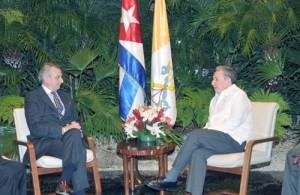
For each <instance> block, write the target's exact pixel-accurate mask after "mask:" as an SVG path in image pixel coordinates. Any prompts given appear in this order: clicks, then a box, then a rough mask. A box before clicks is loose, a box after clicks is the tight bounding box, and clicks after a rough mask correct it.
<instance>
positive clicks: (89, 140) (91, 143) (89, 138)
mask: <svg viewBox="0 0 300 195" xmlns="http://www.w3.org/2000/svg"><path fill="white" fill-rule="evenodd" d="M84 139H85V141H86V142H87V144H88V145H89V147H90V149H91V150H92V151H93V154H94V158H95V159H96V146H95V142H94V139H93V137H92V136H89V135H85V136H84Z"/></svg>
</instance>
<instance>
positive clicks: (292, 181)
mask: <svg viewBox="0 0 300 195" xmlns="http://www.w3.org/2000/svg"><path fill="white" fill-rule="evenodd" d="M299 178H300V148H299V147H296V148H292V149H290V150H289V151H288V153H287V155H286V161H285V167H284V175H283V181H282V190H281V195H299V194H300V179H299Z"/></svg>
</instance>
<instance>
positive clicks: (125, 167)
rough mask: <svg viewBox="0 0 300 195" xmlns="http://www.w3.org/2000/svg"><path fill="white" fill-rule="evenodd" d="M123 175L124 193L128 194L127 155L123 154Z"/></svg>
mask: <svg viewBox="0 0 300 195" xmlns="http://www.w3.org/2000/svg"><path fill="white" fill-rule="evenodd" d="M123 176H124V193H125V195H129V178H128V157H127V155H125V154H123Z"/></svg>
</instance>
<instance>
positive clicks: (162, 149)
mask: <svg viewBox="0 0 300 195" xmlns="http://www.w3.org/2000/svg"><path fill="white" fill-rule="evenodd" d="M174 149H175V144H174V143H173V142H170V143H165V142H163V141H157V142H141V141H139V140H137V139H131V140H124V141H121V142H119V143H118V145H117V152H118V153H121V154H123V155H127V156H155V155H161V154H166V153H168V152H171V151H173V150H174Z"/></svg>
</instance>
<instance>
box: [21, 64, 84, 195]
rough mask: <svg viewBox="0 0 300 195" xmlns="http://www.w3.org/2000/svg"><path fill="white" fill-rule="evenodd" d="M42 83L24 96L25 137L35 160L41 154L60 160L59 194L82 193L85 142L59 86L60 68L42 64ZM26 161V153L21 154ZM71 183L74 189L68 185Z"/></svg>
mask: <svg viewBox="0 0 300 195" xmlns="http://www.w3.org/2000/svg"><path fill="white" fill-rule="evenodd" d="M39 81H40V82H41V83H42V86H41V87H39V88H38V89H36V90H34V91H32V92H29V93H28V94H27V95H26V97H25V116H26V120H27V124H28V127H29V130H30V135H29V136H28V140H29V141H31V142H32V143H33V144H34V146H35V151H36V157H37V159H38V158H39V157H41V156H43V155H49V156H54V157H57V158H60V159H62V162H63V172H62V175H61V180H60V182H59V184H58V185H57V189H56V193H58V194H70V193H74V194H78V195H79V194H85V189H86V188H87V187H88V186H89V184H88V179H87V173H86V148H87V144H86V143H85V142H84V141H83V139H82V130H81V124H80V120H79V117H78V114H77V111H76V107H75V104H74V101H73V100H72V98H71V96H70V95H69V94H68V93H66V92H63V91H61V90H59V89H60V86H61V84H62V83H63V78H62V71H61V69H60V67H59V66H58V65H56V64H53V63H47V64H45V65H44V66H43V67H42V69H41V70H40V72H39ZM24 163H28V154H25V156H24ZM70 182H72V185H73V188H74V191H73V189H72V188H71V187H70V185H69V184H70Z"/></svg>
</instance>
